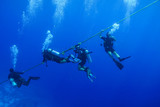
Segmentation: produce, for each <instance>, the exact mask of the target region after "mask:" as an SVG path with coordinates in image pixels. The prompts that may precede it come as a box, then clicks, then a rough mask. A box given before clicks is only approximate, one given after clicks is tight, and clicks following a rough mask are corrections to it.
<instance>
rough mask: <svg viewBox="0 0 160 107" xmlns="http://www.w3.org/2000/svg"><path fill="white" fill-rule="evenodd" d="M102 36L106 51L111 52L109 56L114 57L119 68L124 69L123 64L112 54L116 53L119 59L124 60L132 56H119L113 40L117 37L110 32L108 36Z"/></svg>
mask: <svg viewBox="0 0 160 107" xmlns="http://www.w3.org/2000/svg"><path fill="white" fill-rule="evenodd" d="M100 38H101V39H103V41H104V43H103V46H104V48H105V51H106V53H108V54H109V56H110V57H111V58H112V59H113V61H114V62H115V63H116V65H117V66H118V67H119V69H122V68H123V65H122V64H121V63H120V62H118V61H117V60H116V59H115V58H114V57H113V55H112V54H114V55H115V56H116V57H117V58H118V59H119V61H123V60H125V59H128V58H130V57H131V56H128V57H126V58H121V57H120V56H119V54H118V53H117V52H116V51H115V50H114V49H113V42H114V41H116V39H115V38H114V37H113V36H111V35H110V34H109V32H108V33H107V34H106V37H103V36H101V35H100Z"/></svg>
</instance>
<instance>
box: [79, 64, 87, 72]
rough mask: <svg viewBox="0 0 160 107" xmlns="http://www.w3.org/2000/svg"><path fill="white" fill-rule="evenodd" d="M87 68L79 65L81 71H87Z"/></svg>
mask: <svg viewBox="0 0 160 107" xmlns="http://www.w3.org/2000/svg"><path fill="white" fill-rule="evenodd" d="M85 69H86V67H85V66H82V65H80V64H78V70H79V71H85Z"/></svg>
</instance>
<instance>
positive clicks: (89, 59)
mask: <svg viewBox="0 0 160 107" xmlns="http://www.w3.org/2000/svg"><path fill="white" fill-rule="evenodd" d="M85 53H86V56H87V60H88V62H89V63H92V58H91V56H90V53H91V52H89V51H88V50H85Z"/></svg>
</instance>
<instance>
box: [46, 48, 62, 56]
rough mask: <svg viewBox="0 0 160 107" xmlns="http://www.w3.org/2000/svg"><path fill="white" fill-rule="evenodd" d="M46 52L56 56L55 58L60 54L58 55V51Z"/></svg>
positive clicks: (50, 50)
mask: <svg viewBox="0 0 160 107" xmlns="http://www.w3.org/2000/svg"><path fill="white" fill-rule="evenodd" d="M47 51H48V52H49V53H51V54H52V55H56V56H59V55H60V53H59V52H58V51H55V50H52V49H51V48H49V49H48V50H47Z"/></svg>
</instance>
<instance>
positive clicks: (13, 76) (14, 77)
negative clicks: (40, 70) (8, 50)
mask: <svg viewBox="0 0 160 107" xmlns="http://www.w3.org/2000/svg"><path fill="white" fill-rule="evenodd" d="M21 74H24V72H15V71H14V69H13V68H10V73H9V75H8V80H9V81H10V83H11V84H12V86H15V87H18V88H20V87H21V86H22V85H25V86H28V85H29V83H30V81H31V80H38V79H40V77H29V79H28V80H27V81H26V80H25V79H24V78H22V77H21V76H20V75H21Z"/></svg>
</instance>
